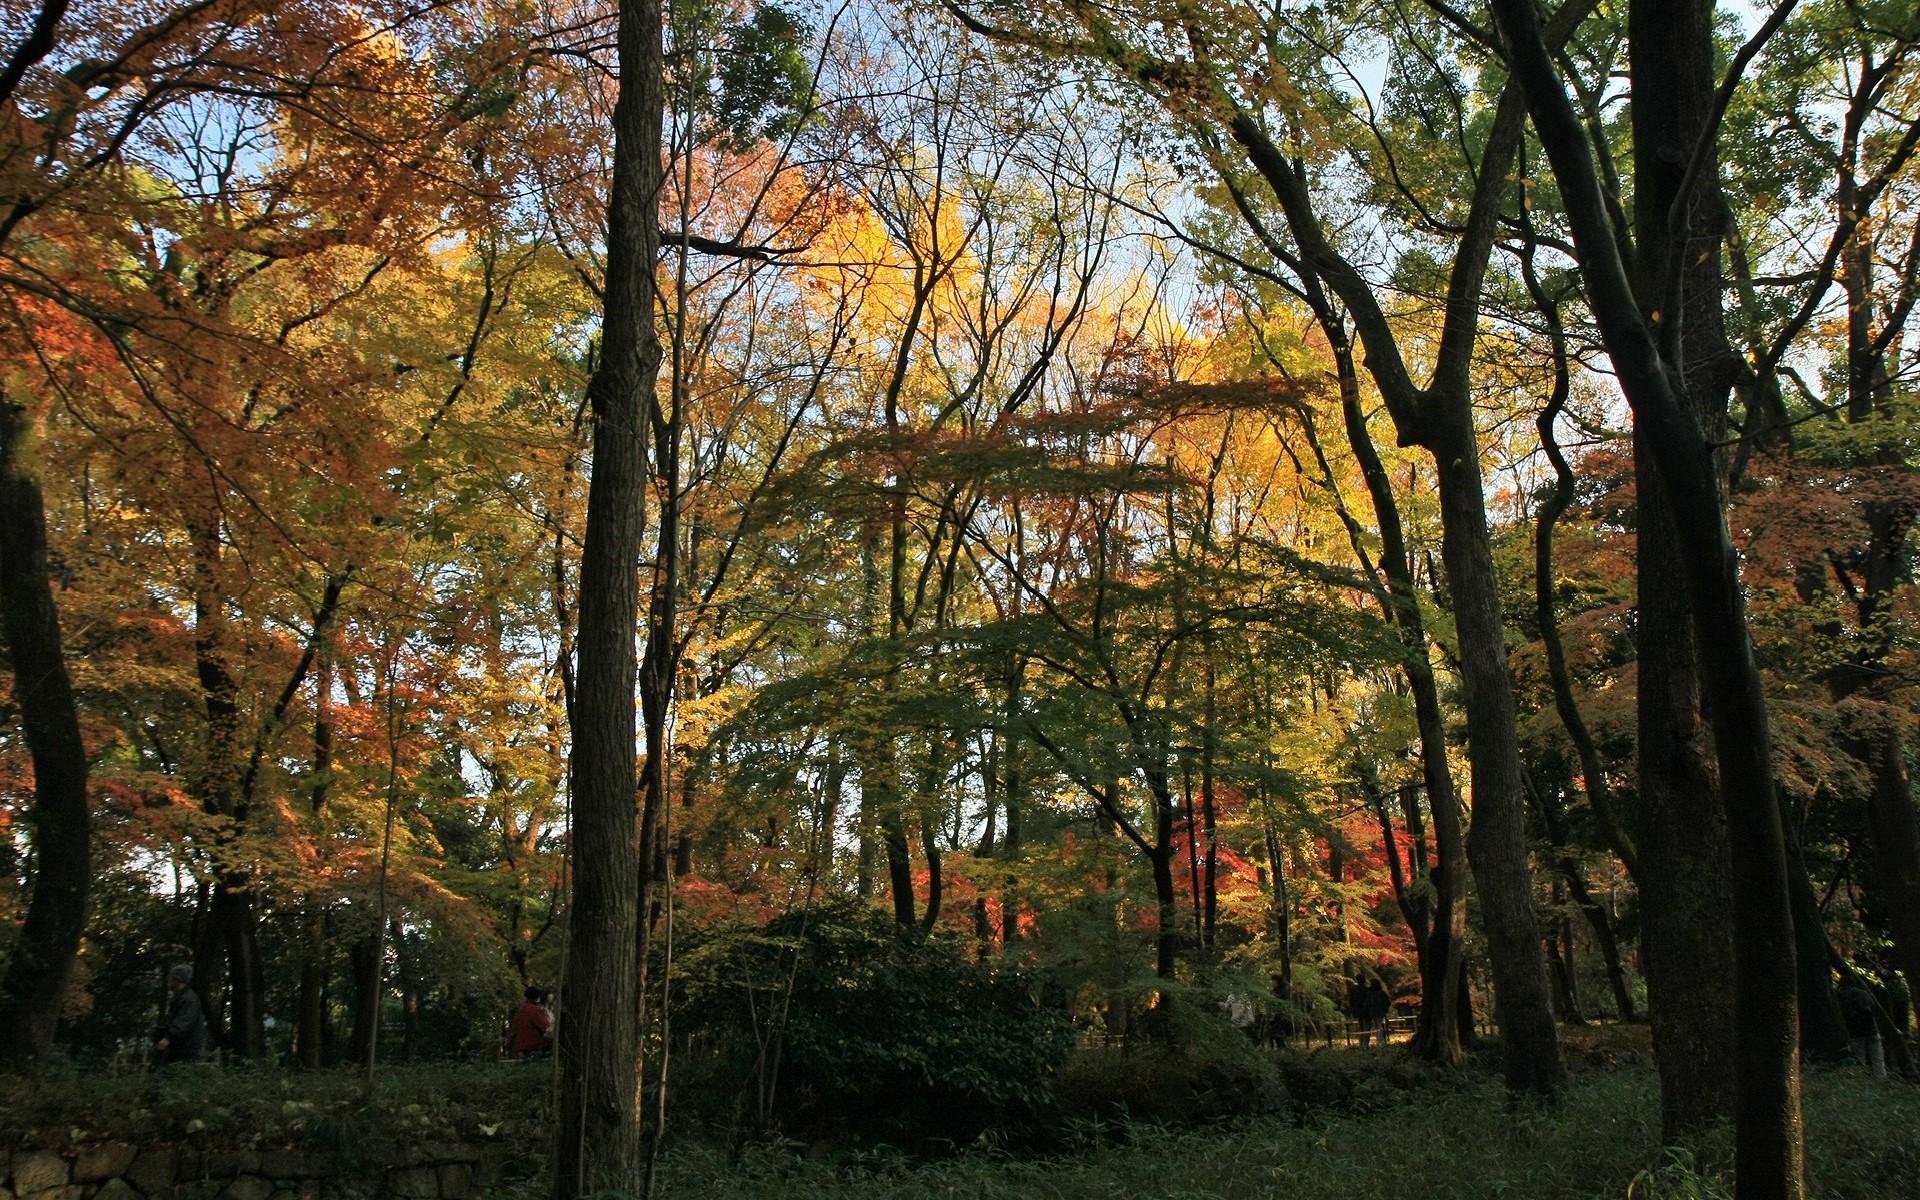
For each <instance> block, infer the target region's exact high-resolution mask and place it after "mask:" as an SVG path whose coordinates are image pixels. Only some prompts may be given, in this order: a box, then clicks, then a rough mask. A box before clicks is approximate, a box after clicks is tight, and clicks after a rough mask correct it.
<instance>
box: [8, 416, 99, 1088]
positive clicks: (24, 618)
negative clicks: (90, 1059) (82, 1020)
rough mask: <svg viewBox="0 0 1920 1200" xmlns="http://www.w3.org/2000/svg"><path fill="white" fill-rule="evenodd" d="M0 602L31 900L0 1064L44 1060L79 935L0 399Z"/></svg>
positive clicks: (24, 448)
mask: <svg viewBox="0 0 1920 1200" xmlns="http://www.w3.org/2000/svg"><path fill="white" fill-rule="evenodd" d="M0 608H4V610H5V617H4V619H5V622H6V626H5V628H6V635H7V652H8V656H9V661H8V665H9V666H10V667H11V668H12V670H13V699H14V703H15V705H16V706H17V707H18V709H19V711H20V723H21V725H22V726H23V727H24V729H25V732H26V738H27V749H28V752H29V754H30V755H31V757H32V760H33V813H32V825H33V852H34V871H33V897H32V899H31V900H29V901H28V904H27V914H26V919H25V921H24V922H23V924H22V925H21V928H20V938H19V941H17V942H16V943H15V944H14V947H13V953H12V955H11V956H10V958H9V959H8V962H7V969H6V974H5V976H4V977H0V1031H4V1034H0V1061H6V1062H14V1063H32V1062H36V1061H39V1060H41V1059H43V1058H45V1057H46V1055H47V1052H48V1051H49V1050H50V1049H51V1048H52V1046H53V1037H54V1033H55V1031H56V1029H57V1027H58V1025H59V1021H60V1006H61V1001H62V999H63V998H64V997H65V995H66V990H67V981H68V980H69V979H70V978H71V976H72V973H73V964H74V959H75V956H76V955H77V954H78V952H79V949H80V937H81V935H82V934H83V933H84V932H85V930H86V925H87V903H88V890H89V887H90V880H91V877H92V870H91V867H90V858H89V855H90V850H91V844H92V843H91V836H90V832H89V829H88V812H87V751H86V745H85V743H84V742H83V741H82V740H81V737H80V719H79V714H78V710H77V709H76V707H75V705H74V699H73V684H72V681H71V680H70V678H69V677H68V675H67V664H66V658H65V656H64V652H63V647H64V645H65V643H64V642H63V641H62V640H61V636H60V612H59V608H58V606H57V605H56V604H55V603H54V598H53V586H52V584H51V583H50V582H49V579H48V563H47V518H46V503H45V501H44V499H43V498H42V496H41V492H40V480H39V475H38V472H37V470H36V468H35V463H34V451H33V437H32V430H31V425H30V419H29V417H28V415H27V412H26V410H25V408H24V407H22V406H21V405H19V404H16V403H15V402H13V401H11V400H9V399H7V398H6V397H5V396H0Z"/></svg>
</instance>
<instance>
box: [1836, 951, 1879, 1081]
mask: <svg viewBox="0 0 1920 1200" xmlns="http://www.w3.org/2000/svg"><path fill="white" fill-rule="evenodd" d="M1839 1000H1840V1016H1841V1018H1842V1019H1843V1020H1845V1021H1846V1023H1847V1038H1848V1040H1850V1041H1851V1042H1852V1043H1853V1056H1854V1057H1855V1058H1857V1059H1859V1060H1860V1065H1862V1066H1864V1067H1866V1068H1867V1069H1868V1070H1870V1071H1872V1072H1873V1074H1874V1076H1875V1077H1876V1078H1879V1079H1885V1078H1886V1077H1887V1048H1886V1046H1885V1045H1884V1044H1882V1043H1881V1041H1880V1013H1879V1009H1880V1005H1879V1002H1878V1001H1876V1000H1875V999H1874V998H1873V993H1872V992H1870V991H1868V990H1867V985H1866V984H1865V983H1864V982H1863V981H1862V980H1861V978H1860V977H1859V976H1858V975H1855V974H1854V973H1853V972H1852V971H1848V972H1847V973H1846V977H1845V978H1844V979H1842V980H1841V981H1840V995H1839Z"/></svg>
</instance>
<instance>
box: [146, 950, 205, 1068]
mask: <svg viewBox="0 0 1920 1200" xmlns="http://www.w3.org/2000/svg"><path fill="white" fill-rule="evenodd" d="M167 992H168V996H167V1019H166V1020H164V1021H162V1022H161V1023H160V1024H158V1025H156V1026H154V1028H153V1049H154V1052H155V1053H156V1054H158V1055H159V1056H160V1064H161V1065H162V1066H169V1065H171V1064H173V1063H183V1062H199V1061H200V1060H201V1059H203V1058H205V1057H206V1056H207V1014H206V1012H205V1011H204V1010H203V1009H202V1008H201V1007H200V996H199V994H198V993H196V992H195V991H194V990H193V967H192V966H191V965H189V964H187V963H175V964H174V966H173V969H172V970H170V971H168V972H167Z"/></svg>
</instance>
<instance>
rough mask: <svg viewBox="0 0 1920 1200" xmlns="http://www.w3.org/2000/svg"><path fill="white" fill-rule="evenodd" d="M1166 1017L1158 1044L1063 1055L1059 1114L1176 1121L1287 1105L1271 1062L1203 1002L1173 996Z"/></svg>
mask: <svg viewBox="0 0 1920 1200" xmlns="http://www.w3.org/2000/svg"><path fill="white" fill-rule="evenodd" d="M1165 1022H1166V1040H1164V1041H1162V1042H1158V1043H1151V1044H1147V1045H1143V1046H1140V1047H1136V1048H1133V1049H1131V1050H1128V1051H1125V1052H1122V1051H1120V1050H1117V1049H1115V1050H1088V1051H1083V1052H1082V1053H1079V1054H1076V1055H1075V1056H1073V1058H1071V1059H1069V1060H1068V1062H1067V1066H1066V1068H1065V1069H1064V1070H1063V1071H1062V1072H1061V1076H1060V1084H1059V1088H1058V1092H1059V1097H1060V1106H1061V1112H1062V1115H1063V1116H1065V1117H1067V1118H1068V1119H1069V1120H1076V1119H1077V1120H1085V1119H1089V1118H1091V1119H1095V1120H1099V1121H1137V1122H1142V1123H1145V1124H1152V1125H1166V1126H1179V1125H1198V1124H1210V1123H1216V1122H1221V1121H1231V1120H1238V1119H1241V1118H1246V1117H1257V1116H1265V1115H1269V1114H1273V1113H1276V1112H1280V1111H1282V1110H1284V1109H1285V1108H1286V1107H1287V1091H1286V1089H1285V1088H1284V1087H1282V1086H1281V1081H1280V1073H1279V1071H1278V1070H1277V1069H1276V1067H1275V1066H1274V1063H1273V1060H1272V1059H1271V1058H1269V1057H1268V1056H1267V1055H1265V1054H1264V1053H1262V1052H1261V1050H1260V1049H1259V1048H1258V1047H1256V1046H1255V1045H1254V1044H1253V1043H1252V1042H1250V1041H1248V1040H1247V1037H1246V1035H1245V1034H1243V1033H1241V1032H1240V1030H1239V1029H1237V1028H1235V1027H1234V1026H1233V1025H1232V1024H1230V1023H1228V1022H1227V1021H1226V1020H1225V1019H1223V1018H1221V1017H1220V1016H1218V1015H1217V1014H1215V1013H1214V1012H1213V1011H1212V1010H1211V1009H1210V1008H1209V1007H1207V1006H1206V1005H1205V1004H1204V1003H1200V1002H1195V1001H1192V1000H1188V1001H1185V1002H1183V1001H1182V1000H1179V999H1176V1000H1174V1002H1173V1003H1172V1004H1171V1005H1169V1007H1168V1009H1167V1013H1166V1017H1165Z"/></svg>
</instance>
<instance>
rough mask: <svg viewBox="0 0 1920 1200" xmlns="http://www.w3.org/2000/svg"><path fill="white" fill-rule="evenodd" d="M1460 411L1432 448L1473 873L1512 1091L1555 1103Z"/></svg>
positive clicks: (1508, 722)
mask: <svg viewBox="0 0 1920 1200" xmlns="http://www.w3.org/2000/svg"><path fill="white" fill-rule="evenodd" d="M1461 409H1462V410H1463V411H1460V412H1458V413H1456V414H1453V416H1454V419H1453V420H1452V421H1451V422H1449V426H1450V428H1451V437H1445V438H1440V437H1436V439H1435V442H1434V444H1433V451H1434V462H1435V465H1436V467H1437V470H1438V473H1439V481H1440V510H1441V523H1442V526H1443V530H1444V535H1443V540H1442V543H1441V554H1442V558H1443V560H1444V561H1445V563H1446V568H1447V582H1448V585H1449V587H1450V589H1451V590H1452V593H1453V611H1454V623H1455V626H1456V627H1457V628H1458V630H1459V636H1460V678H1461V684H1462V686H1463V688H1464V690H1465V692H1466V702H1467V757H1468V761H1469V762H1470V763H1471V765H1472V768H1473V824H1472V827H1471V828H1470V829H1469V830H1468V832H1467V861H1468V863H1469V864H1470V865H1471V866H1472V868H1473V877H1474V882H1475V883H1476V884H1478V885H1479V895H1480V919H1481V922H1482V924H1484V925H1485V927H1486V932H1487V960H1488V965H1489V966H1490V967H1491V968H1492V970H1493V993H1494V1013H1495V1017H1496V1018H1497V1020H1498V1021H1499V1025H1500V1041H1501V1044H1502V1045H1503V1046H1504V1047H1505V1050H1506V1060H1507V1062H1506V1079H1507V1087H1508V1088H1509V1089H1510V1090H1513V1091H1516V1092H1519V1091H1533V1092H1543V1093H1549V1092H1554V1091H1557V1090H1558V1089H1559V1088H1560V1087H1561V1086H1563V1085H1564V1084H1565V1083H1566V1064H1565V1062H1564V1061H1563V1060H1562V1059H1561V1057H1560V1031H1559V1029H1558V1027H1557V1026H1556V1025H1555V1024H1554V1020H1553V1007H1552V1003H1551V1001H1550V999H1549V997H1548V992H1547V971H1546V961H1545V955H1544V954H1543V952H1542V943H1541V941H1540V927H1539V924H1538V922H1537V921H1536V920H1535V918H1534V910H1533V872H1532V869H1531V867H1530V864H1529V853H1528V846H1527V831H1526V800H1525V798H1524V793H1523V778H1522V775H1521V768H1520V739H1519V734H1518V731H1517V729H1516V726H1515V717H1514V707H1513V684H1512V680H1511V679H1510V678H1509V676H1508V674H1507V656H1506V642H1505V633H1504V629H1503V626H1502V622H1501V607H1500V583H1499V579H1498V577H1497V576H1496V575H1495V574H1494V568H1493V548H1492V542H1491V540H1490V537H1489V534H1488V531H1487V510H1486V496H1485V493H1484V491H1483V490H1482V483H1481V478H1480V454H1479V444H1478V439H1477V437H1476V436H1475V433H1474V429H1473V419H1472V410H1471V408H1469V407H1467V406H1466V405H1465V404H1464V403H1463V404H1462V405H1461Z"/></svg>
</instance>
